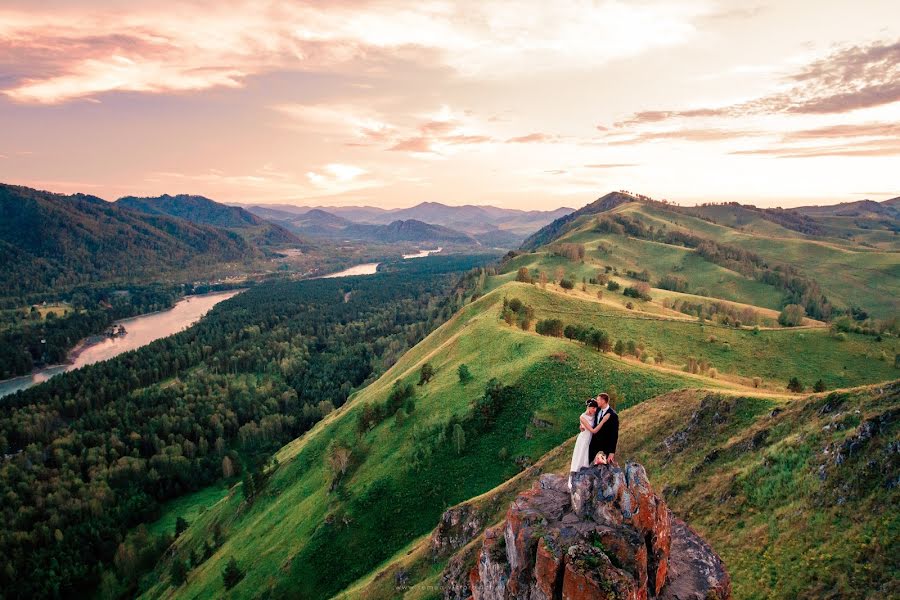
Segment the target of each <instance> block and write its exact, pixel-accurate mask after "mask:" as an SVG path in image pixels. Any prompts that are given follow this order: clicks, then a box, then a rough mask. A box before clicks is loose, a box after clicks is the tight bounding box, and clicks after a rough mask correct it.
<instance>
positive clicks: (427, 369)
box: [419, 362, 434, 385]
mask: <svg viewBox="0 0 900 600" xmlns="http://www.w3.org/2000/svg"><path fill="white" fill-rule="evenodd" d="M433 377H434V367H433V366H431V363H430V362H427V363H425V364H424V365H422V369H421V370H420V371H419V385H425V384H426V383H428V382H429V381H431V379H432V378H433Z"/></svg>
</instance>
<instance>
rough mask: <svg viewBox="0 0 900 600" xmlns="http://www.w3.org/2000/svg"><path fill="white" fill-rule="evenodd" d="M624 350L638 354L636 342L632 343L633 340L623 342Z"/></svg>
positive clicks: (634, 354)
mask: <svg viewBox="0 0 900 600" xmlns="http://www.w3.org/2000/svg"><path fill="white" fill-rule="evenodd" d="M625 352H627V353H628V354H630V355H632V356H639V354H640V353H639V352H638V349H637V344H635V343H634V340H628V341H627V342H626V343H625Z"/></svg>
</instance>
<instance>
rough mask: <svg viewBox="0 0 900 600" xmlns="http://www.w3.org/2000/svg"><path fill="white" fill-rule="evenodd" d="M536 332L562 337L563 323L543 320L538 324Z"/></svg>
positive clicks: (554, 320) (555, 320)
mask: <svg viewBox="0 0 900 600" xmlns="http://www.w3.org/2000/svg"><path fill="white" fill-rule="evenodd" d="M534 330H535V331H536V332H538V333H539V334H541V335H549V336H552V337H562V335H563V322H562V321H560V320H559V319H543V320H541V321H538V322H537V325H535V327H534Z"/></svg>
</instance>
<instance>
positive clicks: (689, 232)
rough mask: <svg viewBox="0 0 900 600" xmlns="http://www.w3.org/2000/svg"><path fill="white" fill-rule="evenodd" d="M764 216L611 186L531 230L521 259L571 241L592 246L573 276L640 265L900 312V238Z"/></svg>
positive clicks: (739, 291)
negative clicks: (810, 229) (834, 232)
mask: <svg viewBox="0 0 900 600" xmlns="http://www.w3.org/2000/svg"><path fill="white" fill-rule="evenodd" d="M758 215H759V211H757V210H753V209H749V208H748V207H743V206H740V205H730V204H729V205H718V206H712V207H709V206H708V207H690V208H683V207H677V206H673V205H668V204H664V203H661V202H654V201H651V200H649V199H640V198H638V197H635V196H630V195H628V194H622V193H613V194H608V195H607V196H604V197H603V198H601V199H600V200H598V201H596V202H594V203H592V204H589V205H588V206H586V207H584V208H582V209H580V210H579V211H576V212H575V213H572V215H569V216H567V217H563V218H562V219H558V220H557V221H554V222H553V223H551V224H550V225H548V226H547V227H545V228H544V229H542V230H540V231H538V232H537V233H535V234H534V235H533V236H532V237H531V238H529V240H527V241H526V242H525V244H524V245H523V249H525V250H537V249H540V250H541V252H538V253H537V254H526V255H525V256H526V257H527V258H524V259H521V264H519V265H518V266H520V267H521V266H526V265H527V266H528V268H530V269H532V270H544V271H546V272H552V271H553V270H554V269H555V268H556V267H557V265H556V262H559V260H560V259H555V258H554V257H553V252H552V251H549V250H548V249H549V244H551V242H553V243H574V244H581V245H583V246H584V249H585V252H586V255H585V259H584V261H583V263H581V264H580V265H578V266H577V267H576V268H572V269H570V270H571V271H572V272H573V275H574V276H575V277H576V281H580V280H581V279H582V278H583V277H587V278H591V277H593V276H594V275H596V273H597V269H598V268H604V267H605V266H607V265H609V266H610V267H611V268H612V269H615V271H614V272H613V274H615V273H621V274H623V275H625V274H627V273H628V271H631V272H633V273H643V274H644V275H643V276H644V277H646V278H648V280H649V282H650V283H652V284H653V286H657V284H658V283H659V282H660V281H662V280H663V279H664V278H668V279H671V278H674V277H677V278H681V279H684V280H685V283H686V285H687V287H688V289H689V290H690V291H691V292H692V293H695V294H696V295H698V296H703V297H712V298H721V299H725V300H731V301H736V302H746V303H748V304H754V305H758V306H764V307H768V308H781V307H782V306H783V305H784V304H786V303H788V302H800V303H801V304H805V305H806V308H807V313H808V314H810V315H813V316H815V317H816V318H818V317H819V316H821V315H820V314H817V313H821V314H825V313H827V312H829V311H830V310H835V311H841V310H844V311H846V310H849V309H850V308H851V307H861V308H862V309H864V310H865V311H867V312H868V313H870V314H871V315H873V316H876V317H878V318H881V319H891V318H893V317H895V316H896V315H897V314H900V300H898V297H900V246H898V244H900V241H897V240H893V241H890V242H886V246H885V247H883V248H881V247H873V246H872V245H869V244H867V243H853V242H851V241H848V240H847V239H839V238H829V237H827V236H811V235H804V234H803V233H801V232H799V231H797V230H796V229H791V228H787V227H785V226H784V225H783V224H779V223H776V222H775V221H773V220H771V219H769V218H762V217H760V216H758ZM894 226H896V222H895V223H894ZM823 227H827V225H823ZM701 245H702V246H703V248H701V249H698V246H701ZM543 246H546V247H543ZM554 261H556V262H554ZM788 273H789V274H790V275H789V276H785V275H784V274H788ZM629 280H630V281H631V282H632V283H634V281H635V280H634V278H629ZM803 282H805V283H803ZM813 295H814V296H816V297H815V298H814V299H813V298H812V297H811V296H813ZM698 302H699V300H698ZM826 304H827V305H828V306H825V305H826ZM829 307H833V308H829Z"/></svg>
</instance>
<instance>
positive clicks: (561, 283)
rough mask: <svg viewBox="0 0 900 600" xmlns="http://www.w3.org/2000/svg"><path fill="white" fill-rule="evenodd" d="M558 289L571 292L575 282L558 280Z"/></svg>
mask: <svg viewBox="0 0 900 600" xmlns="http://www.w3.org/2000/svg"><path fill="white" fill-rule="evenodd" d="M559 287H561V288H562V289H564V290H571V289H573V288H574V287H575V282H574V281H572V280H571V279H560V280H559Z"/></svg>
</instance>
